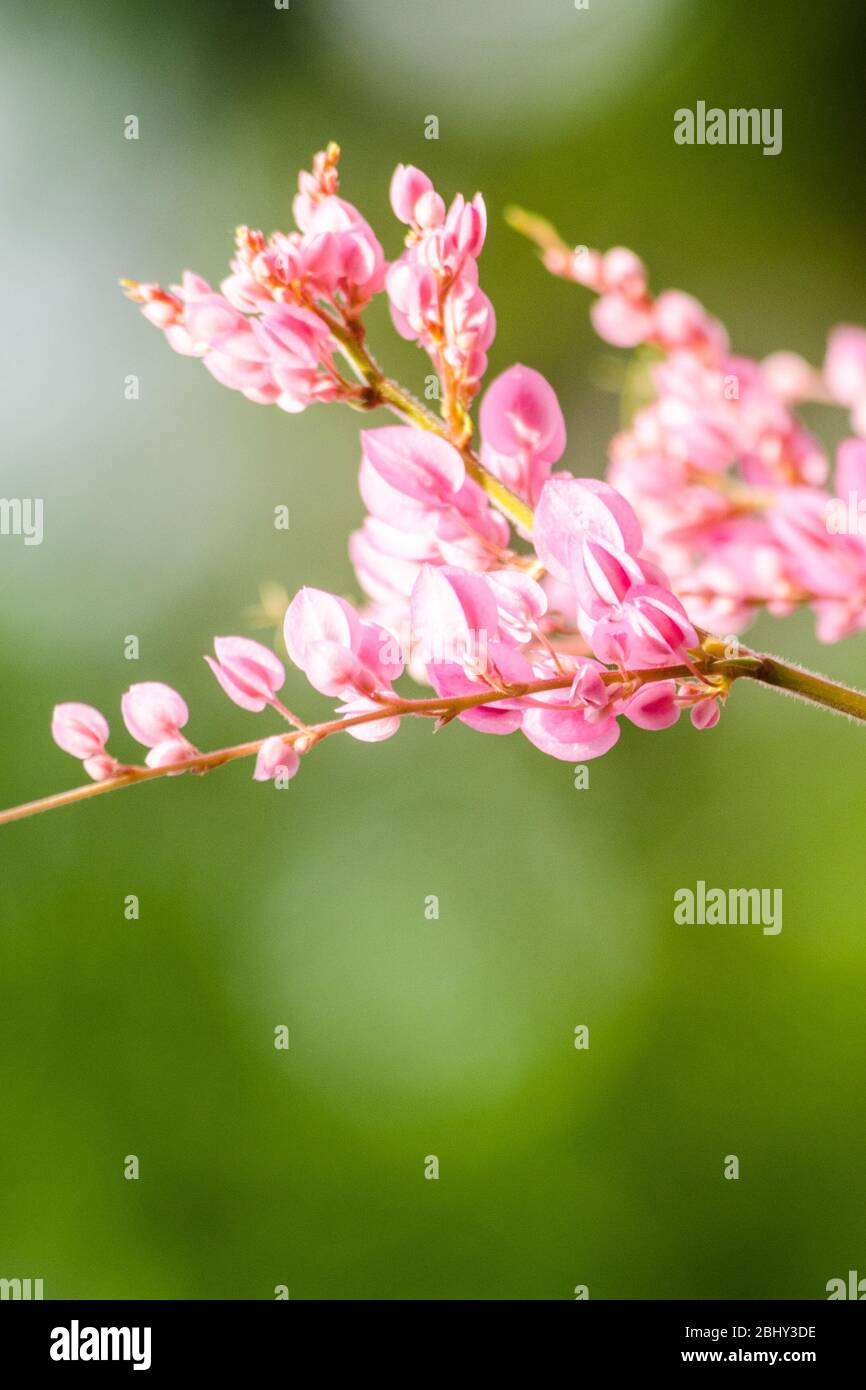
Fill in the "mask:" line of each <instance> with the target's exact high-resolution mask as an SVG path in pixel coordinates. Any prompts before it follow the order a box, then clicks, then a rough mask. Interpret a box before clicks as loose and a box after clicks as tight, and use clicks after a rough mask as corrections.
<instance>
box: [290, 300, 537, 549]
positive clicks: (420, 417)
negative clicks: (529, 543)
mask: <svg viewBox="0 0 866 1390" xmlns="http://www.w3.org/2000/svg"><path fill="white" fill-rule="evenodd" d="M316 312H317V313H318V314H319V315H320V317H321V318H322V319H324V321H325V323H327V325H328V328H329V329H330V331H331V334H332V335H333V337H335V338H336V339H337V342H338V343H339V344H340V347H341V348H342V350H343V353H344V355H345V356H346V357H347V358H348V360H349V362H351V364H352V367H353V368H354V370H355V372H356V373H357V375H358V377H359V379H360V380H361V381H363V382H365V384H366V385H367V387H368V389H369V392H370V396H369V400H368V402H367V404H368V405H369V406H376V405H384V406H387V408H388V409H389V410H392V411H393V412H394V414H395V415H399V416H401V417H402V418H403V419H405V420H411V422H412V424H413V425H417V426H418V428H419V429H422V430H429V431H430V432H431V433H432V434H438V435H439V436H440V438H442V439H445V440H447V441H448V443H449V444H452V445H453V444H454V441H453V439H452V438H451V436H450V434H449V432H448V428H447V426H446V425H445V424H444V422H443V421H442V420H440V419H438V418H437V416H435V415H434V414H433V413H432V412H431V411H429V410H428V409H427V408H426V406H423V405H422V404H421V402H420V401H417V400H416V399H415V397H414V396H413V395H412V394H411V392H409V391H406V390H405V389H404V388H403V387H402V386H400V385H399V383H398V382H396V381H392V380H391V378H390V377H387V376H386V375H385V373H384V372H383V371H382V369H381V367H380V366H379V364H378V363H377V362H376V360H375V359H374V358H373V357H372V356H371V355H370V353H369V352H368V351H367V349H366V347H365V346H364V343H363V341H362V340H361V337H360V335H359V334H358V333H356V332H352V331H351V330H350V329H348V328H346V327H345V325H344V324H341V323H340V322H339V320H338V319H336V318H334V317H333V316H332V315H331V314H329V313H327V311H326V310H324V309H317V310H316ZM454 447H455V448H456V447H457V446H456V445H454ZM460 453H461V454H462V457H463V462H464V464H465V466H466V472H467V473H468V474H469V476H470V478H472V479H474V481H475V482H476V483H478V485H479V487H481V488H483V489H484V491H485V492H486V493H487V495H488V497H489V498H490V500H491V502H492V503H493V504H494V506H496V507H497V508H498V509H499V511H501V512H502V514H503V515H504V516H506V517H507V518H508V520H509V521H510V522H511V523H512V524H513V525H514V526H519V527H520V528H521V530H522V531H524V532H525V533H526V534H527V535H531V533H532V508H531V507H530V506H529V505H528V504H527V503H526V502H524V501H523V500H522V498H520V497H517V496H516V495H515V494H514V493H513V492H512V491H511V489H510V488H508V487H506V486H505V484H504V483H501V482H500V481H499V479H498V478H495V477H494V476H493V474H492V473H489V472H488V470H487V469H486V468H485V467H484V465H483V463H482V462H481V460H480V459H479V458H478V456H477V455H476V454H474V453H473V452H472V450H471V449H470V448H469V446H468V445H464V446H463V447H462V448H461V449H460Z"/></svg>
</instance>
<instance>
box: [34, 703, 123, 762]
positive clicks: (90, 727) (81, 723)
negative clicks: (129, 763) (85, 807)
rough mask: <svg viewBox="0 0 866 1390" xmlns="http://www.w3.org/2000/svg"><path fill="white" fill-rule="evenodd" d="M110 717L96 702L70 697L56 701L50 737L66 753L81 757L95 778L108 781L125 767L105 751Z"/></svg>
mask: <svg viewBox="0 0 866 1390" xmlns="http://www.w3.org/2000/svg"><path fill="white" fill-rule="evenodd" d="M108 733H109V730H108V721H107V719H106V718H105V716H104V715H103V714H100V712H99V710H98V709H94V708H93V705H82V704H77V703H76V702H75V701H69V702H67V703H66V704H63V705H55V706H54V713H53V715H52V718H51V737H52V738H53V739H54V742H55V743H56V744H57V745H58V747H59V748H62V749H63V751H64V753H71V754H72V756H73V758H80V759H81V761H82V763H83V764H84V770H85V772H86V773H87V775H88V777H92V778H93V781H94V782H105V781H107V780H108V778H109V777H116V776H117V775H118V773H120V772H122V771H123V768H122V767H121V765H120V763H118V761H117V759H116V758H113V757H112V756H111V754H110V753H106V751H105V745H106V743H107V742H108Z"/></svg>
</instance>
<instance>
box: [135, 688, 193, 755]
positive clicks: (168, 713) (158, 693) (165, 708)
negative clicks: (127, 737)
mask: <svg viewBox="0 0 866 1390" xmlns="http://www.w3.org/2000/svg"><path fill="white" fill-rule="evenodd" d="M120 708H121V713H122V714H123V722H124V724H125V725H126V727H127V729H128V730H129V732H130V733H131V734H132V737H133V738H134V739H137V740H138V742H139V743H143V744H144V745H145V747H146V748H156V746H157V745H158V744H160V743H162V742H164V741H165V740H167V739H173V738H176V737H177V736H178V734H179V732H180V730H181V729H182V728H183V726H184V724H186V722H187V720H188V719H189V710H188V709H187V707H186V704H185V702H184V700H183V698H182V696H180V695H178V693H177V691H176V690H172V688H171V686H170V685H163V684H162V682H161V681H143V682H142V683H141V684H139V685H131V686H130V687H129V689H128V690H127V692H126V694H125V695H124V696H123V697H122V699H121V702H120Z"/></svg>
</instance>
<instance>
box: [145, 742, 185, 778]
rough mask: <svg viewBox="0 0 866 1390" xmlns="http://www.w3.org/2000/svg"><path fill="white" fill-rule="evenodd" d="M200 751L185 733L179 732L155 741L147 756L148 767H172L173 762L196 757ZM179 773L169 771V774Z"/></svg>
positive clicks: (176, 774) (181, 761) (175, 774)
mask: <svg viewBox="0 0 866 1390" xmlns="http://www.w3.org/2000/svg"><path fill="white" fill-rule="evenodd" d="M197 752H198V749H197V748H193V746H192V744H191V743H190V742H189V741H188V740H187V739H185V738H184V736H183V734H178V735H177V736H176V737H173V738H165V739H162V740H161V741H160V742H159V743H155V744H154V746H153V747H152V748H151V750H150V752H149V753H148V755H147V757H146V758H145V760H144V761H145V762H146V763H147V766H148V767H171V766H172V764H173V763H183V762H186V761H187V759H189V758H194V757H195V755H196V753H197ZM179 775H180V774H179V773H169V776H170V777H172V776H179Z"/></svg>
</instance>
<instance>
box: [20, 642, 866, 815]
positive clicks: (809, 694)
mask: <svg viewBox="0 0 866 1390" xmlns="http://www.w3.org/2000/svg"><path fill="white" fill-rule="evenodd" d="M711 641H712V643H713V644H714V645H717V646H718V647H719V648H721V646H722V644H721V642H720V641H719V639H711ZM695 668H699V674H700V675H701V676H702V677H703V678H705V679H707V680H709V681H712V680H713V679H714V678H718V677H720V676H721V677H723V678H724V680H725V682H726V683H727V684H730V683H732V682H733V681H734V680H736V679H738V678H740V677H748V678H750V679H751V680H756V681H759V682H761V683H763V684H764V685H771V686H775V687H776V688H777V689H780V690H785V691H788V692H789V693H790V694H793V695H797V696H799V697H800V698H801V699H803V700H809V701H811V702H812V703H813V704H817V705H822V706H824V707H825V708H827V709H831V710H836V711H839V712H840V713H843V714H848V715H850V716H851V717H852V718H853V719H859V720H862V721H864V722H866V694H863V693H861V692H860V691H859V690H849V689H848V688H847V687H845V686H842V685H837V684H835V682H833V681H828V680H824V679H823V677H821V676H815V675H812V674H811V673H810V672H808V671H802V670H800V669H799V668H798V667H795V666H790V665H787V664H786V663H785V662H782V661H777V660H776V658H775V657H769V656H755V655H753V654H750V655H748V656H743V657H735V658H731V659H729V660H728V659H718V658H717V657H715V656H714V655H713V654H712V653H711V652H706V653H705V656H704V658H703V659H702V660H700V659H699V660H698V662H696V663H694V665H693V664H692V663H689V664H688V665H686V664H682V665H677V666H661V667H653V668H652V669H650V670H642V671H624V672H621V671H603V672H602V673H601V679H602V680H603V681H604V683H605V684H606V685H618V684H620V683H629V684H633V685H634V686H635V687H637V686H639V685H646V684H649V683H651V682H654V681H664V680H687V679H689V678H690V677H692V676H693V675H694V673H695ZM572 680H573V677H572V675H571V674H570V673H569V674H566V675H563V676H552V677H550V678H549V679H546V680H538V681H530V682H528V683H526V684H523V685H514V686H510V687H508V688H507V689H505V690H491V691H481V692H479V693H478V694H474V695H459V696H451V697H445V696H433V697H432V698H431V699H426V700H404V699H402V698H401V697H400V696H397V697H395V699H393V700H387V701H385V702H384V703H383V704H382V706H381V708H379V709H372V710H367V711H365V713H363V714H353V715H350V716H349V717H348V718H346V719H333V720H330V721H328V722H326V723H323V724H311V725H309V726H301V727H300V728H298V729H295V730H293V731H292V732H291V733H287V734H283V735H282V737H283V739H284V741H285V742H286V743H287V744H293V743H295V742H296V741H298V740H300V741H301V742H302V743H303V744H304V745H305V746H306V748H311V747H312V746H313V745H314V744H316V743H319V742H320V741H321V740H322V739H324V738H329V737H330V736H331V734H338V733H343V732H344V731H345V730H347V729H351V728H353V727H354V726H355V725H357V724H372V723H374V722H375V721H376V720H378V719H392V718H393V717H394V715H398V716H399V717H401V718H402V717H403V716H409V715H416V716H422V717H423V716H427V717H430V718H434V719H437V720H443V721H446V722H447V721H450V720H451V719H454V718H455V717H456V716H457V715H458V714H462V713H463V712H464V710H469V709H474V708H476V707H477V706H479V705H493V704H496V703H497V702H498V701H500V700H515V699H523V698H526V697H532V696H534V695H538V694H541V693H543V692H544V691H549V690H566V689H568V688H569V687H570V686H571V683H572ZM267 737H273V735H267ZM267 737H266V738H259V739H255V740H254V741H253V742H252V743H239V744H236V745H235V746H234V747H232V748H219V749H217V750H216V751H215V752H212V753H196V754H194V755H193V756H192V757H190V758H187V759H186V760H185V761H184V762H180V763H171V764H170V765H168V766H166V767H131V768H129V769H127V771H126V772H123V773H121V774H120V775H119V776H118V777H111V778H109V779H108V780H106V781H104V782H88V783H87V784H86V785H85V786H83V787H73V788H72V789H71V790H70V791H66V792H58V793H56V795H54V796H46V797H43V798H42V799H41V800H39V801H28V802H26V803H25V804H24V805H23V806H14V807H12V808H11V809H10V810H8V811H2V812H0V825H9V824H11V822H12V821H17V820H25V819H26V818H27V817H28V816H36V815H39V814H40V813H41V812H42V811H53V810H55V809H56V808H58V807H60V806H71V805H73V804H74V803H75V802H77V801H89V800H90V799H91V798H92V797H95V796H102V795H103V794H104V793H106V792H113V791H120V790H121V788H122V787H132V786H135V785H136V783H138V782H152V781H155V780H156V778H158V777H167V776H169V775H170V774H172V773H179V772H208V771H210V770H211V769H212V768H216V767H222V766H224V764H225V763H230V762H235V761H236V760H237V759H238V758H252V757H255V755H256V754H257V753H258V752H259V749H260V748H261V746H262V744H263V743H265V742H266V741H267Z"/></svg>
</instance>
